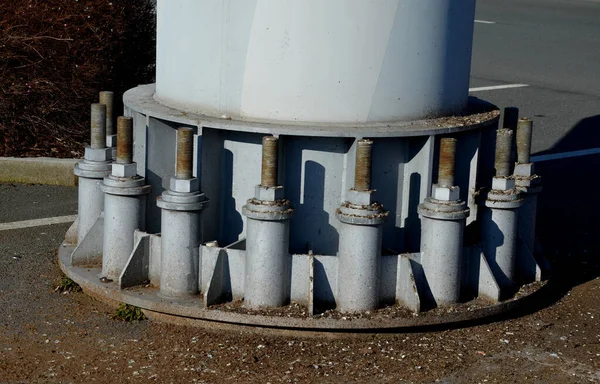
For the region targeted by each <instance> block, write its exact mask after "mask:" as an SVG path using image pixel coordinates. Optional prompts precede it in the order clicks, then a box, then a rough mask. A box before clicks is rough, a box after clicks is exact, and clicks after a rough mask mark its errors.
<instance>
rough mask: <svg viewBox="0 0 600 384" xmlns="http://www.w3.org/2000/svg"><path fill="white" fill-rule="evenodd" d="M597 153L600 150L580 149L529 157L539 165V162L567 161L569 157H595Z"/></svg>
mask: <svg viewBox="0 0 600 384" xmlns="http://www.w3.org/2000/svg"><path fill="white" fill-rule="evenodd" d="M598 153H600V148H591V149H582V150H579V151H571V152H563V153H550V154H548V155H538V156H531V161H532V162H535V163H539V162H541V161H550V160H560V159H568V158H569V157H579V156H587V155H596V154H598Z"/></svg>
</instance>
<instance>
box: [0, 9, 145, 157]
mask: <svg viewBox="0 0 600 384" xmlns="http://www.w3.org/2000/svg"><path fill="white" fill-rule="evenodd" d="M154 35H155V14H154V9H153V5H152V4H151V2H150V1H149V0H111V1H108V0H22V1H5V2H0V73H1V74H2V77H0V90H1V93H0V156H55V157H72V156H77V155H80V154H81V151H82V149H83V146H82V143H83V142H84V141H86V140H87V137H88V130H89V127H88V126H89V104H90V103H93V102H96V101H97V98H98V91H100V90H113V91H115V93H116V96H117V100H119V99H120V96H121V94H122V92H124V91H125V90H127V89H129V88H131V87H134V86H136V85H137V84H140V83H148V82H152V81H153V76H154V66H153V65H154V60H155V43H154Z"/></svg>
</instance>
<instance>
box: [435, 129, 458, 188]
mask: <svg viewBox="0 0 600 384" xmlns="http://www.w3.org/2000/svg"><path fill="white" fill-rule="evenodd" d="M456 141H457V140H456V139H455V138H453V137H443V138H442V139H441V140H440V164H439V170H438V182H437V183H438V185H439V186H440V187H448V188H450V187H452V186H454V168H455V166H456Z"/></svg>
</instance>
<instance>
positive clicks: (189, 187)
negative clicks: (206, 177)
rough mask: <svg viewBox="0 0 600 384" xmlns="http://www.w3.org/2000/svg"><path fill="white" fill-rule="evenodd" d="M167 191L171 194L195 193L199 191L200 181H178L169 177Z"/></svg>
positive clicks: (195, 179) (194, 179)
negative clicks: (171, 192)
mask: <svg viewBox="0 0 600 384" xmlns="http://www.w3.org/2000/svg"><path fill="white" fill-rule="evenodd" d="M169 189H170V190H171V191H173V192H197V191H199V190H200V179H198V178H196V177H194V178H193V179H178V178H176V177H171V181H170V183H169Z"/></svg>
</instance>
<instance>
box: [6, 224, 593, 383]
mask: <svg viewBox="0 0 600 384" xmlns="http://www.w3.org/2000/svg"><path fill="white" fill-rule="evenodd" d="M67 227H68V224H64V225H54V226H50V227H35V228H29V229H18V230H10V231H2V232H0V277H1V279H0V304H1V307H0V308H1V309H0V383H80V382H98V383H108V382H150V381H154V382H160V383H182V382H191V383H214V382H221V383H227V382H231V383H233V382H236V383H239V382H261V383H278V382H336V383H337V382H367V381H369V382H375V383H387V382H390V383H391V382H394V383H434V382H439V383H585V382H600V324H599V323H598V319H600V310H599V309H600V303H599V300H598V297H599V296H600V279H598V278H597V276H598V275H599V271H600V269H599V268H598V265H597V264H594V263H592V262H591V261H590V259H589V258H587V259H586V258H578V259H577V260H573V259H571V261H572V262H571V263H568V264H567V263H565V266H562V265H558V268H559V270H561V271H562V272H563V273H561V275H560V276H561V277H560V278H557V279H555V280H554V283H553V286H554V289H553V291H552V294H551V295H549V296H548V300H547V301H546V302H540V303H539V305H536V306H535V307H532V308H530V310H528V313H521V314H513V315H512V316H511V318H506V319H499V320H498V321H496V322H491V323H487V324H478V325H472V326H470V327H468V328H461V329H446V330H425V331H419V332H413V333H402V334H363V335H339V334H338V335H331V334H330V335H324V336H316V335H314V334H311V335H298V334H284V333H281V332H278V333H272V332H270V331H262V332H257V331H255V330H253V329H247V328H245V329H241V330H219V329H211V330H206V329H202V328H197V327H190V326H176V325H168V324H161V323H156V322H152V321H147V320H146V321H141V322H131V323H128V322H122V321H117V320H114V319H113V318H112V315H113V314H114V308H113V307H110V306H107V305H105V304H102V303H100V302H98V301H95V300H94V299H92V298H90V297H88V296H87V295H85V294H83V293H68V294H63V293H59V292H55V290H54V289H55V286H56V285H57V283H58V281H59V280H60V277H61V274H60V271H59V268H58V265H57V261H56V248H57V246H58V245H59V244H60V242H61V241H62V238H63V237H64V233H65V231H66V229H67ZM566 265H570V267H569V268H566ZM582 271H585V272H582ZM540 308H541V309H540Z"/></svg>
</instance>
